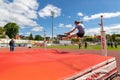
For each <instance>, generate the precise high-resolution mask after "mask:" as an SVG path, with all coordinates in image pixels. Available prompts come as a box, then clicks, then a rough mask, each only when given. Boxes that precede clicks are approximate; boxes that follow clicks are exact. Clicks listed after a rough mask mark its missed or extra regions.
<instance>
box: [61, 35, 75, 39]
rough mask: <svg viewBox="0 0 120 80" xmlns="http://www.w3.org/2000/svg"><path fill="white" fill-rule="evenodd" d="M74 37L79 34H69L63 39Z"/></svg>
mask: <svg viewBox="0 0 120 80" xmlns="http://www.w3.org/2000/svg"><path fill="white" fill-rule="evenodd" d="M74 37H77V34H72V35H68V36H67V37H63V38H62V40H67V39H71V38H74Z"/></svg>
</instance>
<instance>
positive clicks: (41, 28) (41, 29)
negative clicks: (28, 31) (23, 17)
mask: <svg viewBox="0 0 120 80" xmlns="http://www.w3.org/2000/svg"><path fill="white" fill-rule="evenodd" d="M32 31H36V32H38V31H43V27H34V28H33V29H32Z"/></svg>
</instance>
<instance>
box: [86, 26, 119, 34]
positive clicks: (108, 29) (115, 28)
mask: <svg viewBox="0 0 120 80" xmlns="http://www.w3.org/2000/svg"><path fill="white" fill-rule="evenodd" d="M104 30H105V31H106V34H113V33H118V34H120V24H115V25H110V26H109V25H108V26H104ZM95 34H97V35H100V27H98V28H92V29H86V30H85V35H95Z"/></svg>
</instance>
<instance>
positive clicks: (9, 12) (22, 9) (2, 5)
mask: <svg viewBox="0 0 120 80" xmlns="http://www.w3.org/2000/svg"><path fill="white" fill-rule="evenodd" d="M38 6H39V5H38V3H37V0H13V2H9V1H8V0H0V13H1V15H0V23H1V24H0V26H4V25H5V24H6V23H8V22H16V23H17V24H18V25H19V26H38V24H37V22H36V21H34V20H33V19H37V9H38Z"/></svg>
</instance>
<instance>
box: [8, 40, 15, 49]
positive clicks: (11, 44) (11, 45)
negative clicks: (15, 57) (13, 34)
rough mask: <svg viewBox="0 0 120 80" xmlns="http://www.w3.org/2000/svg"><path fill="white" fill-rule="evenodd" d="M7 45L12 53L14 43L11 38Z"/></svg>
mask: <svg viewBox="0 0 120 80" xmlns="http://www.w3.org/2000/svg"><path fill="white" fill-rule="evenodd" d="M9 45H10V51H14V46H15V42H14V40H13V38H12V39H11V41H10V42H9Z"/></svg>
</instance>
